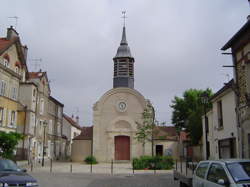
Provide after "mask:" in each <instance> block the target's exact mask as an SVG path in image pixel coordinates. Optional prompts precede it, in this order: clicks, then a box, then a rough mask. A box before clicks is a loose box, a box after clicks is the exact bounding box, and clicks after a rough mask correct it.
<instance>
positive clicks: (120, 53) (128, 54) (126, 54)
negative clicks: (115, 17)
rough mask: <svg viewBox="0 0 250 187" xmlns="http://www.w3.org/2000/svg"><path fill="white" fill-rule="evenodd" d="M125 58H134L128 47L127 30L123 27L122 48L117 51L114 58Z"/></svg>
mask: <svg viewBox="0 0 250 187" xmlns="http://www.w3.org/2000/svg"><path fill="white" fill-rule="evenodd" d="M123 57H129V58H133V57H132V55H131V52H130V48H129V46H128V42H127V39H126V28H125V27H123V30H122V40H121V43H120V46H119V47H118V49H117V53H116V55H115V57H114V58H123Z"/></svg>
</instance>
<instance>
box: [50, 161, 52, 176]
mask: <svg viewBox="0 0 250 187" xmlns="http://www.w3.org/2000/svg"><path fill="white" fill-rule="evenodd" d="M51 172H52V158H51V159H50V173H51Z"/></svg>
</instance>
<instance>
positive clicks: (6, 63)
mask: <svg viewBox="0 0 250 187" xmlns="http://www.w3.org/2000/svg"><path fill="white" fill-rule="evenodd" d="M3 65H4V66H5V67H9V66H10V63H9V61H8V60H7V59H6V58H4V59H3Z"/></svg>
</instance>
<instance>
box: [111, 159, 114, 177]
mask: <svg viewBox="0 0 250 187" xmlns="http://www.w3.org/2000/svg"><path fill="white" fill-rule="evenodd" d="M113 162H114V161H113V159H112V160H111V175H113V170H114V168H113V167H114V166H113V165H114V163H113Z"/></svg>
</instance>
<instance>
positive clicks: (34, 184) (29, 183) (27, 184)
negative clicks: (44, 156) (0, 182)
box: [0, 182, 38, 187]
mask: <svg viewBox="0 0 250 187" xmlns="http://www.w3.org/2000/svg"><path fill="white" fill-rule="evenodd" d="M26 186H38V184H37V182H27V183H26ZM0 187H1V186H0Z"/></svg>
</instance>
